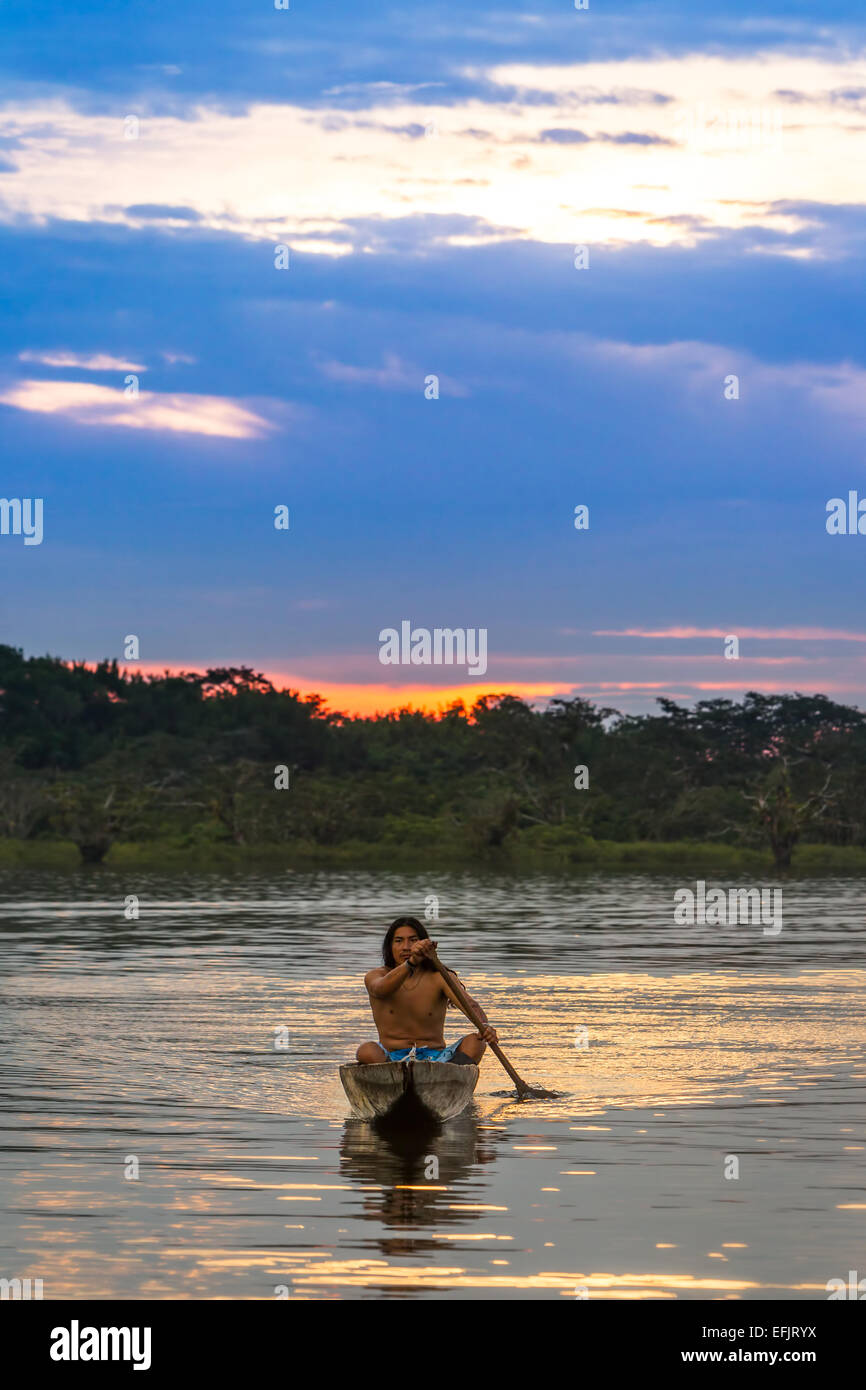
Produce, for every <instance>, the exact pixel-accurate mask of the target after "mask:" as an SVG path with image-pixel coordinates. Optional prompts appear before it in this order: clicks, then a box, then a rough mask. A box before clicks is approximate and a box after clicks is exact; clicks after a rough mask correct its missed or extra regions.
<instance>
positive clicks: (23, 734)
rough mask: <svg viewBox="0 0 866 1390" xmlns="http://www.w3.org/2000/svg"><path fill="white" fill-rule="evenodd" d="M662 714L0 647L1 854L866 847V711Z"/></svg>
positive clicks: (818, 706) (768, 700)
mask: <svg viewBox="0 0 866 1390" xmlns="http://www.w3.org/2000/svg"><path fill="white" fill-rule="evenodd" d="M656 703H657V706H658V710H657V712H656V713H653V714H645V715H628V714H621V713H619V712H617V711H616V710H613V709H608V708H605V707H601V706H597V705H594V704H592V703H591V702H590V701H588V700H584V699H581V698H572V699H558V700H552V701H551V702H550V703H549V704H548V705H547V706H546V707H544V708H541V709H537V708H533V707H532V706H530V705H528V704H526V703H525V702H524V701H523V700H521V699H518V698H517V697H515V696H513V695H510V694H507V693H504V694H502V695H497V696H486V697H484V698H483V699H481V700H478V701H477V702H476V703H475V704H474V705H472V706H471V707H469V708H467V707H465V706H464V705H463V704H462V703H455V704H453V705H452V706H450V707H449V708H448V709H447V710H446V711H445V712H444V713H443V714H440V715H438V716H437V715H432V714H424V713H419V712H413V711H409V710H402V711H400V712H398V713H391V714H386V715H380V716H376V717H352V716H348V715H344V714H340V713H338V712H334V711H332V710H329V709H327V708H326V705H325V703H324V701H323V700H322V699H321V698H320V697H319V696H318V695H302V694H299V693H298V692H296V691H289V690H276V689H275V688H274V687H273V686H272V685H271V684H270V682H269V681H267V680H266V679H265V678H264V677H263V676H261V675H259V674H257V673H256V672H255V671H253V670H251V669H249V668H248V667H226V668H220V669H210V670H207V671H205V672H204V673H198V672H186V673H182V674H164V675H161V676H154V675H140V674H136V673H129V672H128V671H125V670H120V669H119V668H118V666H117V663H116V662H115V661H105V662H102V663H100V664H99V665H98V666H96V667H95V668H93V667H87V666H86V665H85V664H84V663H68V662H64V661H62V660H61V659H59V658H55V657H48V656H46V657H29V658H25V657H24V655H23V653H22V652H21V651H20V650H18V649H16V648H14V647H11V646H0V837H3V838H5V839H7V840H9V839H14V840H40V839H42V840H45V839H48V840H59V839H62V840H66V841H69V840H71V841H73V842H74V843H75V844H76V845H77V846H78V848H79V850H80V853H81V856H82V858H84V859H85V860H87V861H88V862H98V861H99V860H101V859H102V858H103V857H104V856H105V854H106V853H107V852H108V850H109V849H110V847H111V845H112V844H113V843H114V842H115V841H160V840H166V841H171V842H173V843H174V844H175V845H178V846H181V847H183V846H189V847H190V848H195V847H202V846H207V845H208V844H215V843H219V842H222V843H229V844H232V845H236V846H255V845H274V846H284V847H288V848H291V847H295V848H299V847H300V848H303V847H305V846H306V847H310V848H312V849H315V848H316V847H332V846H339V845H351V844H356V845H364V844H368V845H371V844H379V845H393V846H394V847H395V851H396V850H397V849H398V848H407V847H409V848H412V847H415V848H417V849H418V850H424V849H429V850H430V851H431V852H434V851H437V850H441V851H443V852H448V851H453V852H454V853H462V854H466V853H470V854H473V855H479V854H480V855H490V856H492V857H494V858H495V857H496V856H497V855H499V856H501V855H507V853H508V850H509V847H513V846H514V845H515V844H516V843H518V842H521V843H525V844H529V845H536V846H538V847H540V848H541V849H545V848H547V849H551V848H552V849H556V848H557V847H561V848H562V849H563V851H564V854H565V857H566V858H567V857H568V854H569V847H573V849H574V853H575V856H578V854H579V848H580V845H581V844H582V843H586V842H587V841H657V842H666V841H678V840H680V841H682V840H688V841H700V842H718V843H722V844H730V845H738V846H750V847H764V848H767V849H770V850H771V851H772V854H773V856H774V859H775V863H776V865H777V866H778V867H779V868H785V867H787V866H788V865H789V864H790V862H791V857H792V854H793V852H794V850H795V847H796V846H797V844H798V843H801V842H802V843H820V844H832V845H859V846H862V845H866V776H864V773H866V717H864V714H863V713H862V712H861V711H860V710H858V709H856V708H852V707H849V706H845V705H841V704H837V703H835V702H833V701H832V700H830V699H828V698H827V697H826V696H824V695H820V694H815V695H803V694H790V695H762V694H760V693H757V692H751V693H749V694H747V695H746V696H745V698H744V699H743V700H742V701H741V702H737V701H732V700H723V699H713V700H701V701H699V702H698V703H697V704H696V705H695V706H694V707H693V708H687V707H685V706H683V705H682V704H680V703H679V702H676V701H673V700H669V699H659V700H658V701H657V702H656ZM279 768H283V769H285V770H286V771H285V773H283V774H278V773H277V769H279ZM581 768H584V769H586V771H585V773H581V772H578V771H577V770H578V769H581ZM279 781H282V782H283V783H285V782H286V781H287V782H288V789H278V787H277V783H278V782H279ZM576 783H577V785H576ZM584 784H586V785H584Z"/></svg>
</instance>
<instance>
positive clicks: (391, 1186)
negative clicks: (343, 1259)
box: [340, 1106, 505, 1256]
mask: <svg viewBox="0 0 866 1390" xmlns="http://www.w3.org/2000/svg"><path fill="white" fill-rule="evenodd" d="M504 1139H505V1136H504V1134H503V1133H502V1132H500V1131H498V1130H497V1131H492V1130H490V1129H489V1128H484V1129H480V1128H479V1123H478V1115H477V1113H476V1111H475V1107H474V1106H473V1107H471V1108H470V1109H468V1110H464V1112H463V1114H462V1115H458V1116H457V1117H456V1118H455V1119H453V1120H447V1121H445V1122H444V1123H441V1124H439V1123H436V1122H430V1123H428V1124H427V1125H426V1127H420V1126H418V1127H414V1128H412V1129H405V1128H402V1129H401V1128H397V1127H395V1126H393V1125H389V1123H388V1121H387V1119H384V1120H381V1119H380V1120H359V1119H348V1120H346V1122H345V1125H344V1128H343V1138H342V1142H341V1144H340V1171H341V1174H342V1175H343V1176H344V1177H347V1178H351V1179H352V1180H353V1181H354V1182H357V1184H358V1186H359V1189H360V1192H361V1195H362V1204H361V1210H360V1211H358V1212H357V1215H358V1217H360V1219H361V1220H364V1221H371V1222H374V1223H375V1224H376V1225H379V1226H384V1227H385V1228H386V1230H389V1231H393V1230H395V1229H399V1228H404V1230H405V1231H406V1234H405V1235H401V1236H396V1235H387V1236H384V1235H383V1236H381V1237H380V1238H379V1239H377V1240H376V1242H375V1244H376V1245H377V1247H378V1248H379V1249H380V1250H381V1251H382V1252H383V1254H387V1255H392V1256H393V1255H399V1254H409V1253H413V1252H416V1253H417V1252H419V1251H424V1250H437V1249H440V1248H441V1246H440V1243H439V1242H438V1241H436V1240H433V1239H431V1238H430V1237H429V1236H425V1235H421V1234H420V1232H421V1231H422V1230H423V1229H424V1228H429V1227H431V1226H434V1225H437V1224H445V1223H447V1224H448V1226H449V1227H450V1228H452V1229H453V1228H454V1227H455V1226H459V1225H462V1224H465V1223H468V1222H471V1221H477V1220H478V1218H479V1217H481V1216H484V1215H485V1212H484V1211H483V1209H479V1210H462V1209H461V1208H460V1203H461V1201H465V1200H466V1198H467V1196H468V1193H469V1191H470V1190H473V1189H470V1184H471V1183H472V1179H473V1178H477V1177H478V1175H479V1169H480V1168H482V1167H483V1166H484V1165H486V1164H490V1163H492V1162H493V1161H494V1159H495V1158H496V1150H497V1145H498V1144H499V1143H502V1142H504ZM464 1184H465V1185H466V1186H465V1187H464ZM467 1205H468V1204H467ZM412 1231H418V1232H419V1234H417V1235H413V1234H410V1233H411V1232H412Z"/></svg>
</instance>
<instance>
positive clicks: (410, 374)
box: [317, 352, 469, 396]
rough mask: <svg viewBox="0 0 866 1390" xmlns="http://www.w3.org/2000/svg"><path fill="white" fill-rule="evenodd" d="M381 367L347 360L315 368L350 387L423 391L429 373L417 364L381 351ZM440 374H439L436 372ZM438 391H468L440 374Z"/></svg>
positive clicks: (455, 393)
mask: <svg viewBox="0 0 866 1390" xmlns="http://www.w3.org/2000/svg"><path fill="white" fill-rule="evenodd" d="M384 359H385V360H384V366H382V367H359V366H353V365H352V364H351V363H348V362H335V361H324V362H319V363H318V364H317V365H318V369H319V371H320V372H321V373H322V375H323V376H326V377H328V379H329V380H330V381H341V382H344V383H346V384H348V385H351V386H376V387H378V388H379V389H380V390H383V391H417V392H418V393H419V394H422V393H423V390H424V381H425V377H427V376H428V375H430V373H428V372H424V371H422V370H421V368H420V367H410V366H409V365H408V364H407V363H405V362H403V361H401V359H400V358H399V357H398V356H396V354H395V353H392V352H386V353H385V354H384ZM437 375H439V374H437ZM439 387H440V390H444V391H445V392H446V393H447V394H448V395H449V396H468V395H469V391H468V390H467V389H466V387H465V386H464V385H462V384H461V383H460V382H459V381H454V380H452V378H451V377H447V376H442V375H439Z"/></svg>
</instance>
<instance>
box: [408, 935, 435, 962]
mask: <svg viewBox="0 0 866 1390" xmlns="http://www.w3.org/2000/svg"><path fill="white" fill-rule="evenodd" d="M435 950H436V942H435V941H427V940H425V941H419V942H418V945H417V946H416V947H415V949H414V950H413V952H412V954H411V956H410V957H409V964H410V965H420V964H421V962H422V961H424V960H426V959H427V958H428V957H429V956H431V955H432V954H433V952H434V951H435Z"/></svg>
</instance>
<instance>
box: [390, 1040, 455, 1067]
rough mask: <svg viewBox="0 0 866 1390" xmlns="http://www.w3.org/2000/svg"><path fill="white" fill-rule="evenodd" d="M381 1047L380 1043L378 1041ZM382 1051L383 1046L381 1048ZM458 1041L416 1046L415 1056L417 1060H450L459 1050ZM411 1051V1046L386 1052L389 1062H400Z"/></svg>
mask: <svg viewBox="0 0 866 1390" xmlns="http://www.w3.org/2000/svg"><path fill="white" fill-rule="evenodd" d="M379 1046H380V1047H382V1044H381V1043H379ZM382 1050H383V1051H384V1048H383V1049H382ZM459 1050H460V1042H459V1040H458V1041H457V1042H456V1043H451V1044H449V1046H448V1047H416V1049H415V1056H416V1057H417V1058H418V1061H419V1062H450V1061H451V1059H452V1057H453V1056H454V1053H455V1052H459ZM411 1051H412V1049H411V1047H398V1048H395V1050H394V1051H393V1052H389V1053H388V1061H389V1062H402V1061H403V1060H404V1059H405V1058H406V1057H408V1056H409V1053H410V1052H411Z"/></svg>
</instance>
